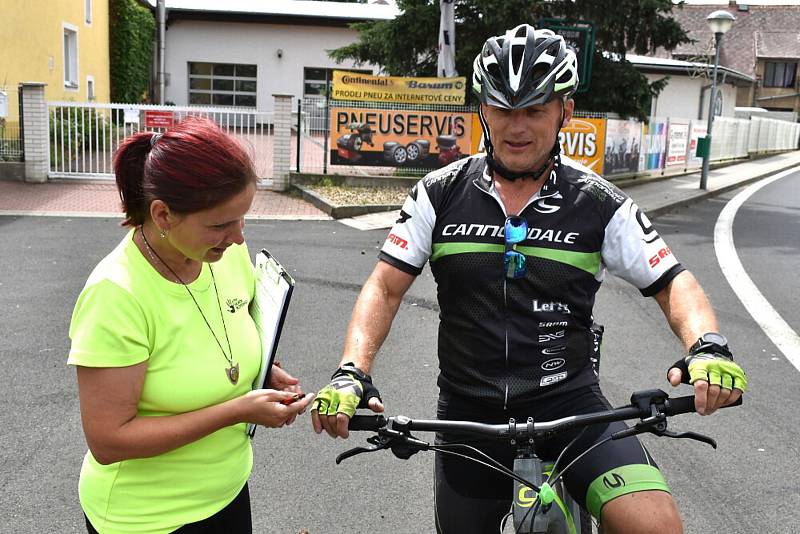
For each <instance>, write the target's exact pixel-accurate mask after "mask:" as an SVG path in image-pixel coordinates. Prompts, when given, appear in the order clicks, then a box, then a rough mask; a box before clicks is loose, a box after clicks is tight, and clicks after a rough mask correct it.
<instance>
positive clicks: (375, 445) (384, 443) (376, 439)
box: [336, 436, 391, 465]
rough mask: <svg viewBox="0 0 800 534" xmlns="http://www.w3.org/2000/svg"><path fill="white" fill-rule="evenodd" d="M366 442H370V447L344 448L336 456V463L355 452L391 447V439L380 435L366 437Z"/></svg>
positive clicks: (353, 454) (355, 453)
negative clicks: (344, 449)
mask: <svg viewBox="0 0 800 534" xmlns="http://www.w3.org/2000/svg"><path fill="white" fill-rule="evenodd" d="M367 442H369V443H371V444H372V447H354V448H352V449H349V450H346V451H344V452H343V453H341V454H340V455H338V456H337V457H336V465H339V464H340V463H342V462H343V461H344V460H347V459H348V458H351V457H353V456H355V455H357V454H361V453H364V452H375V451H380V450H383V449H388V448H389V447H391V440H390V439H385V440H384V439H381V437H380V436H371V437H369V438H367Z"/></svg>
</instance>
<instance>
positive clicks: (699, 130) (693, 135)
mask: <svg viewBox="0 0 800 534" xmlns="http://www.w3.org/2000/svg"><path fill="white" fill-rule="evenodd" d="M707 131H708V124H707V123H706V122H704V121H692V127H691V128H690V129H689V161H688V162H687V165H690V166H693V167H694V166H698V167H699V166H701V165H703V158H699V157H697V140H698V139H699V138H701V137H705V136H706V132H707Z"/></svg>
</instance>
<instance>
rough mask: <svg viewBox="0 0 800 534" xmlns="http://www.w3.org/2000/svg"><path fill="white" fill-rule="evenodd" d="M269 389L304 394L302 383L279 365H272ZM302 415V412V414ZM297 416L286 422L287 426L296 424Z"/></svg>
mask: <svg viewBox="0 0 800 534" xmlns="http://www.w3.org/2000/svg"><path fill="white" fill-rule="evenodd" d="M269 387H270V388H272V389H277V390H278V391H291V392H292V393H302V390H301V389H300V381H299V380H298V379H296V378H295V377H293V376H292V375H290V374H289V373H287V372H286V371H284V369H283V368H282V367H281V366H280V365H277V364H273V365H272V371H271V372H270V373H269ZM300 413H302V412H300ZM296 417H297V416H296V415H295V416H294V417H292V418H291V419H289V420H287V421H286V424H287V425H291V424H292V423H294V420H295V419H296Z"/></svg>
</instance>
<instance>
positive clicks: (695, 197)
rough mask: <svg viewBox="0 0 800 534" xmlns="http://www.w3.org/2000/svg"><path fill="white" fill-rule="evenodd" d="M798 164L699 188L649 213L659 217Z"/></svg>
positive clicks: (650, 209) (651, 215)
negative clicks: (709, 187) (702, 188)
mask: <svg viewBox="0 0 800 534" xmlns="http://www.w3.org/2000/svg"><path fill="white" fill-rule="evenodd" d="M797 166H798V164H797V163H792V164H791V165H784V166H781V167H779V168H776V169H770V170H768V171H765V172H763V173H760V174H757V175H755V176H750V177H749V178H744V179H742V180H740V181H738V182H736V183H732V184H728V185H723V186H720V187H718V188H716V189H712V190H706V191H699V190H698V192H697V193H694V194H692V195H691V196H689V197H686V198H682V199H679V200H670V201H667V202H664V203H663V204H661V205H658V206H655V207H652V208H648V210H647V215H648V216H650V217H657V216H659V215H664V214H665V213H669V212H670V211H672V210H674V209H677V208H683V207H687V206H691V205H692V204H697V203H698V202H701V201H703V200H705V199H708V198H712V197H716V196H719V195H721V194H723V193H726V192H728V191H732V190H734V189H739V188H740V187H744V186H746V185H749V184H751V183H753V182H757V181H759V180H762V179H764V178H767V177H768V176H772V175H773V174H778V173H779V172H783V171H785V170H787V169H792V168H795V167H797Z"/></svg>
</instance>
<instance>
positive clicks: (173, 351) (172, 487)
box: [68, 231, 261, 534]
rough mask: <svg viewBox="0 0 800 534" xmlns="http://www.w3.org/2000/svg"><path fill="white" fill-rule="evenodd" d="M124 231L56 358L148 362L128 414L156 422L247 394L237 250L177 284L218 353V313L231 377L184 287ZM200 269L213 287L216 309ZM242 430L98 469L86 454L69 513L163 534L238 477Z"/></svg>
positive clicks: (245, 276)
mask: <svg viewBox="0 0 800 534" xmlns="http://www.w3.org/2000/svg"><path fill="white" fill-rule="evenodd" d="M132 236H133V232H132V231H131V232H129V233H128V234H127V235H126V236H125V238H124V239H123V240H122V242H121V243H120V244H119V245H118V246H117V247H116V248H115V249H114V250H113V251H112V252H111V253H110V254H109V255H108V256H107V257H106V258H105V259H103V260H102V261H101V262H100V263H99V264H98V265H97V267H96V268H95V269H94V271H93V272H92V274H91V275H90V277H89V280H88V281H87V282H86V286H85V287H84V289H83V291H82V292H81V294H80V296H79V297H78V301H77V303H76V304H75V310H74V311H73V315H72V324H71V325H70V332H69V334H70V338H71V340H72V347H71V349H70V354H69V360H68V363H69V364H71V365H81V366H86V367H124V366H129V365H134V364H137V363H140V362H143V361H145V360H147V361H148V367H147V374H146V376H145V382H144V387H143V389H142V395H141V398H140V399H139V408H138V415H139V416H146V417H153V416H168V415H174V414H179V413H184V412H189V411H193V410H197V409H199V408H203V407H206V406H211V405H214V404H219V403H221V402H223V401H226V400H229V399H232V398H235V397H238V396H241V395H243V394H245V393H246V392H248V391H250V389H251V386H252V382H253V381H254V380H255V378H256V376H257V374H258V370H259V365H260V363H261V345H260V343H259V338H258V333H257V331H256V328H255V324H254V323H253V321H252V319H251V318H250V315H249V313H248V305H249V303H250V301H251V299H252V298H253V292H254V288H255V281H254V275H253V266H252V264H251V263H250V258H249V254H248V251H247V247H246V246H245V245H242V246H237V245H233V246H231V247H229V248H228V250H227V251H226V252H225V254H224V255H223V257H222V259H220V260H219V261H218V262H216V263H214V264H212V265H211V267H209V264H206V263H204V264H203V266H202V270H201V272H200V276H199V277H198V278H197V280H195V281H194V282H192V283H191V284H189V286H188V287H189V289H190V290H191V292H192V293H193V294H194V297H195V298H196V299H197V303H198V304H199V306H200V308H202V310H203V314H204V315H205V318H206V320H208V322H209V324H210V325H211V328H212V329H213V331H214V334H216V336H217V339H219V341H220V342H221V343H222V346H223V347H224V349H225V352H226V353H228V344H227V341H226V339H225V330H224V329H223V324H222V322H221V317H220V306H221V308H222V314H223V315H224V317H225V328H226V329H227V332H228V339H230V344H231V349H232V351H233V357H234V360H235V361H237V362H239V366H240V376H239V380H238V383H237V384H236V385H235V386H234V385H232V384H231V382H230V381H229V380H228V377H227V375H226V373H225V371H226V369H227V368H228V366H229V364H228V361H227V360H226V359H225V357H224V356H223V355H222V352H221V351H220V348H219V345H217V342H216V341H215V340H214V337H213V336H212V334H211V332H210V331H209V328H208V326H207V325H206V323H205V321H204V320H203V317H202V316H201V314H200V311H199V310H198V309H197V306H196V305H195V303H194V301H193V300H192V299H191V297H190V296H189V293H188V292H187V291H186V288H185V287H183V286H182V285H180V284H176V283H172V282H170V281H168V280H166V279H164V278H163V277H162V276H161V275H159V274H158V273H157V272H156V271H155V269H153V267H152V266H151V265H150V264H149V263H148V262H147V260H146V259H145V258H144V256H142V254H141V252H140V251H139V249H138V248H137V247H136V245H135V244H134V242H133V240H132ZM209 268H211V269H213V270H214V273H213V274H214V279H215V280H216V287H217V290H218V291H219V305H218V304H217V300H216V298H217V296H216V294H215V291H214V285H213V284H212V277H211V272H210V271H209ZM245 426H246V425H245V424H244V423H241V424H237V425H234V426H230V427H226V428H223V429H221V430H218V431H217V432H214V433H213V434H211V435H209V436H206V437H205V438H202V439H200V440H198V441H195V442H193V443H190V444H188V445H185V446H183V447H180V448H178V449H175V450H173V451H170V452H167V453H165V454H161V455H159V456H155V457H152V458H142V459H134V460H123V461H121V462H117V463H114V464H110V465H101V464H99V463H98V462H97V461H96V460H95V459H94V457H93V456H92V454H91V452H87V454H86V457H85V458H84V461H83V466H82V468H81V476H80V483H79V494H80V501H81V506H82V507H83V510H84V512H85V513H86V515H87V517H88V518H89V520H90V521H91V522H92V525H93V526H94V527H95V528H96V529H97V530H98V531H100V532H102V533H104V534H105V533H106V532H108V533H129V532H154V533H161V532H171V531H173V530H175V529H177V528H179V527H181V526H182V525H184V524H186V523H192V522H195V521H200V520H202V519H205V518H207V517H210V516H212V515H214V514H215V513H217V512H218V511H220V510H221V509H222V508H224V507H225V506H226V505H227V504H228V503H230V502H231V501H232V500H233V499H234V497H236V495H237V494H238V493H239V491H240V490H241V489H242V487H243V486H244V484H245V483H246V482H247V479H248V477H249V476H250V470H251V469H252V465H253V452H252V448H251V446H250V440H249V438H248V437H247V434H246V432H245Z"/></svg>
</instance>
